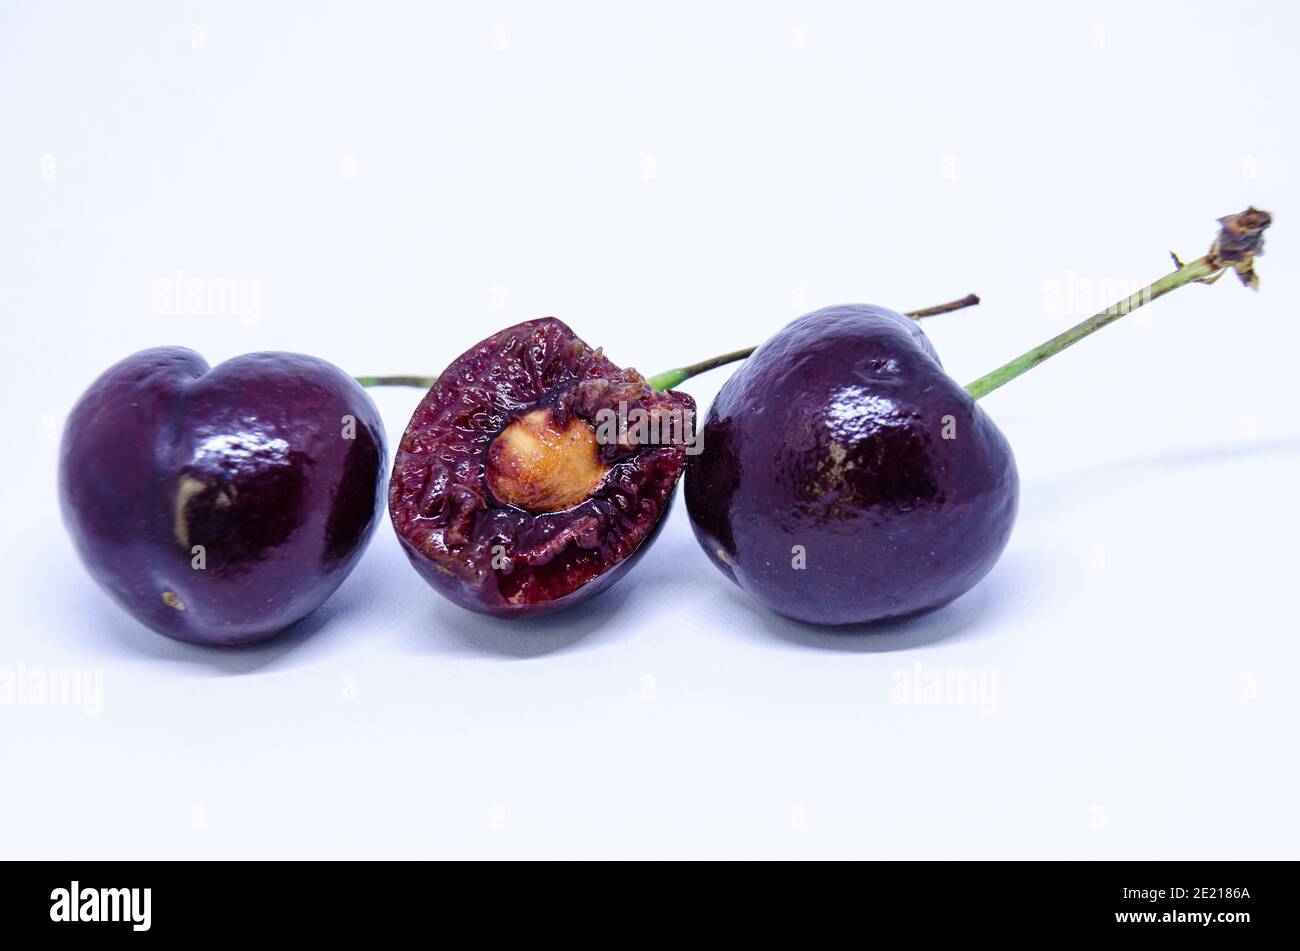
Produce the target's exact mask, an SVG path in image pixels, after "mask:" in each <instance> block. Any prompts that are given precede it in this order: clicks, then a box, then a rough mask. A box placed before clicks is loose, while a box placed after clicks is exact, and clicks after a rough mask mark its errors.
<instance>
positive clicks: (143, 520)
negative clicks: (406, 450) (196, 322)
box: [59, 347, 385, 645]
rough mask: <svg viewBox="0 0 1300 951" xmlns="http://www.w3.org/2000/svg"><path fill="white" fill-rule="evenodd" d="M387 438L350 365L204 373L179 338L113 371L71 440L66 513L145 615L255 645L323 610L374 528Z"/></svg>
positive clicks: (295, 360)
mask: <svg viewBox="0 0 1300 951" xmlns="http://www.w3.org/2000/svg"><path fill="white" fill-rule="evenodd" d="M384 456H385V449H384V431H383V425H382V423H381V422H380V419H379V413H378V411H377V410H376V409H375V405H374V403H373V402H372V401H371V399H370V396H369V394H367V393H366V391H365V390H363V389H362V388H361V387H360V386H359V385H358V384H357V383H356V382H355V381H354V380H352V378H351V377H349V376H347V375H346V374H345V373H343V371H342V370H340V369H338V368H337V367H335V366H333V365H332V364H329V363H326V362H325V361H324V360H318V359H316V358H315V357H309V356H303V355H301V354H295V353H251V354H247V355H245V356H241V357H236V358H234V359H232V360H228V361H226V362H225V363H223V364H221V365H220V366H218V367H216V368H215V369H209V367H208V365H207V363H206V362H204V360H203V358H202V357H201V356H199V355H198V354H197V353H195V352H194V351H192V350H186V349H184V348H181V347H158V348H155V349H151V350H143V351H141V352H139V353H137V354H134V355H133V356H130V357H127V358H126V359H125V360H123V361H121V362H120V363H118V364H116V365H115V366H113V367H110V368H109V369H108V370H107V371H105V372H104V374H103V375H102V376H101V377H100V378H99V379H98V380H96V381H95V382H94V383H93V384H92V385H91V387H90V389H88V390H87V391H86V393H85V394H84V395H83V396H82V397H81V399H80V400H79V401H78V403H77V405H76V406H75V407H74V408H73V410H72V414H71V415H70V416H69V418H68V422H67V426H66V428H65V430H64V434H63V445H62V449H61V458H60V470H59V489H60V497H61V502H62V506H63V515H64V521H65V523H66V525H67V527H68V531H69V532H70V534H71V536H72V539H73V541H74V543H75V544H76V547H77V550H78V552H79V553H80V555H81V558H82V560H83V561H84V562H85V564H86V567H87V568H88V569H89V570H90V573H91V575H92V576H94V578H95V580H96V581H97V582H99V584H100V585H101V586H102V587H103V588H104V589H105V590H106V591H108V592H109V594H111V595H112V596H113V597H114V598H115V599H116V600H117V602H118V603H119V604H121V605H122V606H123V607H124V608H126V610H127V611H129V612H130V613H131V614H132V615H133V616H135V617H136V618H137V619H138V620H140V621H141V622H143V623H144V624H147V625H148V626H149V627H151V628H153V629H154V630H156V631H159V632H161V633H163V634H166V635H168V636H169V637H174V638H176V639H178V640H182V641H190V642H193V643H198V644H212V645H229V644H240V643H246V642H250V641H256V640H260V639H262V638H265V637H269V636H271V635H272V634H275V633H277V632H278V631H281V630H283V629H284V628H286V627H288V626H289V625H291V624H293V623H294V622H295V621H298V620H300V619H302V618H303V617H306V616H307V615H308V614H310V613H311V612H312V611H314V610H315V609H316V608H317V607H319V606H320V605H321V604H322V603H323V602H324V601H325V599H326V598H328V597H329V596H330V594H331V593H332V592H333V591H334V589H335V588H337V587H338V586H339V584H340V583H341V582H342V581H343V579H344V578H345V577H346V576H347V574H348V572H349V571H350V570H351V569H352V567H353V565H354V564H355V563H356V561H357V559H358V558H359V557H360V555H361V552H362V551H363V549H364V548H365V545H366V542H367V541H368V540H369V538H370V535H371V534H372V532H373V531H374V527H375V524H376V523H377V518H376V515H377V511H378V505H379V501H380V497H381V492H382V482H383V469H384Z"/></svg>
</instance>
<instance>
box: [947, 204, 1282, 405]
mask: <svg viewBox="0 0 1300 951" xmlns="http://www.w3.org/2000/svg"><path fill="white" fill-rule="evenodd" d="M1272 222H1273V218H1272V216H1271V215H1270V214H1269V213H1268V212H1266V211H1259V210H1257V209H1255V208H1247V209H1246V210H1245V211H1243V212H1240V213H1238V214H1235V215H1228V216H1227V217H1226V218H1220V219H1219V224H1220V226H1221V227H1220V231H1219V236H1218V237H1217V238H1215V241H1214V244H1213V246H1211V248H1210V251H1209V253H1208V254H1206V255H1205V256H1204V257H1199V258H1197V259H1196V260H1195V261H1191V262H1189V263H1187V264H1184V263H1183V262H1182V261H1180V260H1178V257H1177V255H1174V263H1175V264H1176V265H1177V268H1175V270H1173V271H1171V272H1170V273H1168V274H1166V275H1165V276H1164V277H1162V278H1160V279H1159V280H1157V281H1154V282H1153V283H1151V284H1148V285H1147V286H1146V287H1144V288H1142V289H1141V290H1140V291H1138V292H1137V293H1135V294H1130V295H1129V296H1128V297H1126V298H1124V300H1122V301H1119V302H1118V303H1115V304H1112V305H1111V306H1110V307H1108V308H1106V309H1105V310H1103V311H1101V312H1100V313H1098V314H1093V315H1092V316H1091V317H1089V318H1088V319H1087V320H1085V321H1083V322H1081V323H1078V324H1076V325H1075V326H1073V327H1071V328H1070V329H1069V330H1067V331H1065V332H1064V333H1060V334H1057V335H1056V336H1055V337H1053V338H1052V339H1051V340H1048V341H1047V342H1046V343H1041V344H1039V345H1038V346H1037V347H1034V349H1032V350H1029V351H1027V352H1025V353H1022V354H1021V355H1020V356H1018V357H1016V358H1015V359H1014V360H1012V361H1010V362H1009V363H1005V364H1003V365H1002V366H1000V367H998V368H997V369H996V370H993V371H992V372H990V373H986V374H984V376H982V377H980V378H979V379H978V380H976V381H975V382H974V383H971V384H969V385H967V387H966V392H967V393H969V394H970V395H971V396H972V397H973V398H975V399H980V398H981V397H984V396H987V395H988V394H990V393H992V392H993V391H994V390H996V389H997V388H998V387H1000V386H1002V385H1003V384H1004V383H1009V382H1010V381H1011V380H1014V379H1015V378H1016V377H1018V376H1020V374H1022V373H1024V372H1025V371H1026V370H1031V369H1033V368H1034V367H1036V366H1038V364H1040V363H1042V362H1043V361H1044V360H1046V359H1047V358H1048V357H1052V356H1055V355H1056V354H1058V353H1060V352H1061V351H1062V350H1064V349H1066V348H1067V347H1072V346H1073V345H1074V344H1076V343H1078V342H1079V341H1080V340H1082V339H1083V338H1084V337H1087V336H1089V335H1090V334H1093V333H1096V332H1097V331H1098V330H1100V329H1101V328H1102V327H1106V326H1109V325H1110V324H1113V323H1114V322H1115V321H1117V320H1119V319H1120V318H1121V317H1123V316H1124V315H1125V314H1128V313H1131V312H1133V311H1135V310H1137V309H1138V308H1139V307H1142V306H1144V305H1146V304H1149V303H1151V302H1152V301H1153V300H1155V299H1156V298H1158V297H1164V296H1165V295H1166V294H1170V293H1172V292H1174V291H1176V290H1178V288H1180V287H1182V286H1184V285H1185V284H1196V283H1201V284H1212V283H1214V282H1215V281H1217V280H1218V279H1219V278H1220V277H1221V276H1222V275H1223V272H1224V271H1225V270H1226V269H1228V268H1232V269H1233V270H1235V271H1236V272H1237V276H1238V277H1239V278H1240V279H1241V282H1242V283H1243V284H1245V285H1246V286H1247V287H1251V288H1258V287H1259V279H1258V278H1257V277H1256V276H1255V270H1254V261H1255V256H1256V255H1258V254H1262V253H1263V244H1264V230H1265V229H1266V228H1267V227H1268V226H1269V225H1270V224H1272Z"/></svg>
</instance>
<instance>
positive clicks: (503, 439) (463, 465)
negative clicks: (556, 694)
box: [388, 317, 695, 617]
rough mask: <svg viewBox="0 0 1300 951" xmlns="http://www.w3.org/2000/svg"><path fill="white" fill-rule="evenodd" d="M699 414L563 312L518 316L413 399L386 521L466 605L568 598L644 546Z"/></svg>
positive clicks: (608, 578)
mask: <svg viewBox="0 0 1300 951" xmlns="http://www.w3.org/2000/svg"><path fill="white" fill-rule="evenodd" d="M694 414H695V404H694V402H693V401H692V400H691V398H690V397H689V396H686V395H684V394H681V393H675V392H672V391H669V392H667V393H661V392H658V391H656V390H653V389H651V388H650V387H649V386H647V385H646V383H645V381H644V379H643V378H642V377H641V376H640V374H638V373H637V372H636V371H635V370H632V369H626V370H624V369H620V368H619V367H617V366H615V365H614V364H613V363H611V362H610V361H609V360H608V359H606V358H605V356H604V355H603V354H602V353H601V351H600V350H593V349H592V348H590V347H588V346H587V345H586V344H585V343H583V342H582V340H580V339H578V337H577V336H575V335H574V333H573V331H572V330H570V329H569V328H568V327H567V326H566V325H565V324H563V323H562V322H560V321H558V320H556V319H554V318H551V317H546V318H542V319H540V320H530V321H526V322H524V323H521V324H517V325H515V326H513V327H509V328H507V329H506V330H503V331H501V332H500V333H498V334H495V335H494V336H492V337H489V338H488V339H487V340H484V341H483V342H482V343H480V344H478V345H477V346H475V347H473V348H472V349H470V350H469V351H467V352H466V353H464V354H462V355H461V356H460V357H459V358H457V359H456V360H455V361H454V362H453V363H452V364H451V365H450V366H449V367H448V368H447V369H446V371H445V372H444V373H443V374H442V375H441V376H440V377H439V378H438V382H437V383H436V384H435V385H434V386H433V388H432V389H430V390H429V392H428V393H427V394H426V395H425V397H424V399H423V400H422V401H421V402H420V405H419V406H418V407H417V408H416V410H415V413H414V415H413V416H412V417H411V422H410V425H409V426H407V428H406V432H405V434H404V435H403V437H402V443H401V446H400V447H399V448H398V452H397V456H396V459H395V460H394V464H393V476H392V480H391V483H390V485H389V494H388V507H389V514H390V515H391V517H392V520H393V526H394V527H395V528H396V530H397V535H398V538H399V539H400V540H401V542H402V546H403V548H404V549H405V550H406V553H407V555H408V557H409V558H410V559H411V563H412V564H413V565H414V566H415V568H416V570H418V571H419V572H420V574H421V575H422V576H423V577H424V578H425V580H426V581H428V582H429V584H430V585H432V586H433V587H434V588H435V589H436V590H437V591H439V592H440V593H442V594H443V595H445V596H446V597H448V598H449V599H451V600H452V601H454V602H455V603H457V604H459V605H461V606H462V607H466V608H469V609H471V610H474V611H479V612H482V613H486V614H493V615H496V616H499V617H517V616H527V615H532V614H539V613H544V612H547V611H552V610H556V609H558V608H562V607H568V606H570V605H573V604H576V603H578V602H580V601H583V600H586V599H587V598H589V597H591V596H592V595H595V594H597V593H599V592H600V591H603V590H605V588H607V587H608V586H609V585H610V584H612V583H613V582H614V581H615V580H616V579H617V578H618V577H620V576H621V575H622V573H623V572H624V571H626V570H627V569H628V567H629V566H630V565H631V563H632V562H633V560H634V559H635V558H636V557H637V556H638V555H639V554H640V553H641V552H642V551H644V550H645V548H646V547H648V545H649V543H650V541H651V540H652V538H653V536H654V533H655V531H656V529H657V528H658V526H659V524H660V520H661V518H662V517H663V515H664V514H665V512H666V511H667V509H668V507H669V504H670V502H671V500H672V496H673V490H674V488H675V486H676V484H677V480H678V478H679V477H680V476H681V474H682V470H683V469H684V467H685V463H686V448H685V447H686V445H687V444H688V442H689V435H688V434H689V432H690V431H691V430H692V429H693V427H694ZM611 420H612V421H613V422H612V423H611ZM642 421H645V424H644V425H640V423H641V422H642ZM683 427H689V429H684V428H683Z"/></svg>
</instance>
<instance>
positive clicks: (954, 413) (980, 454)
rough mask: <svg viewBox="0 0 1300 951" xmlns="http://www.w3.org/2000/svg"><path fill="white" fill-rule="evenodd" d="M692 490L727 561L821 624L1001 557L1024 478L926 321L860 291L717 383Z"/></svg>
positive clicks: (927, 603)
mask: <svg viewBox="0 0 1300 951" xmlns="http://www.w3.org/2000/svg"><path fill="white" fill-rule="evenodd" d="M702 435H703V453H702V454H701V455H699V456H697V457H696V458H694V459H692V460H691V465H690V467H689V470H688V472H687V476H686V504H687V509H688V511H689V513H690V517H691V522H692V524H693V526H694V529H695V534H696V537H697V539H698V540H699V542H700V544H701V545H702V546H703V548H704V550H705V552H707V553H708V555H709V557H710V558H711V559H712V560H713V562H714V564H716V565H717V566H718V568H719V569H721V570H722V572H723V573H724V574H726V575H727V576H728V577H730V578H731V579H732V580H733V581H735V582H736V583H737V584H738V585H740V587H742V588H744V589H745V590H746V591H748V592H750V593H751V594H752V595H754V596H755V597H756V598H758V600H759V601H761V602H762V603H763V604H764V605H766V606H767V607H768V608H770V609H771V610H773V611H775V612H777V613H778V614H782V615H785V616H787V617H790V618H794V619H796V620H801V621H807V622H811V623H816V624H856V623H866V622H875V621H886V620H893V619H898V618H904V617H908V616H910V615H915V614H918V613H921V612H924V611H928V610H932V609H934V608H938V607H941V606H942V605H944V604H947V603H948V602H950V601H952V600H953V599H955V598H957V597H958V596H960V595H961V594H963V593H964V592H966V591H967V590H969V589H970V588H971V587H972V586H973V585H974V584H975V583H976V582H977V581H979V580H980V578H982V577H983V576H984V575H985V574H987V573H988V571H989V570H990V569H991V568H992V567H993V565H994V563H995V562H996V561H997V559H998V557H999V555H1000V554H1001V553H1002V550H1003V548H1004V547H1005V546H1006V543H1007V539H1008V538H1009V537H1010V534H1011V529H1012V526H1013V524H1014V522H1015V515H1016V506H1017V499H1018V494H1019V479H1018V476H1017V474H1016V465H1015V460H1014V458H1013V457H1012V454H1011V448H1010V446H1009V445H1008V444H1007V441H1006V439H1005V438H1004V437H1003V436H1002V433H1001V432H1000V431H999V430H998V428H997V427H996V426H995V425H994V424H993V422H992V420H990V419H989V417H988V416H987V415H985V413H984V411H983V410H982V409H981V408H980V407H979V406H978V405H977V404H976V402H975V401H974V400H973V399H971V397H970V396H969V395H968V394H967V393H966V391H965V390H964V389H962V387H961V386H959V385H958V384H957V383H955V382H954V381H953V380H952V379H951V378H950V377H949V376H948V375H947V374H946V373H944V371H943V368H942V366H941V365H940V363H939V359H938V356H937V355H936V354H935V352H934V348H933V347H932V346H931V345H930V342H929V340H928V338H927V337H926V336H925V334H924V332H922V330H921V329H920V328H919V327H918V326H917V325H916V324H915V322H913V321H911V320H908V319H907V318H906V317H904V316H902V315H901V314H897V313H895V312H893V311H891V310H886V309H884V308H881V307H873V306H869V305H865V304H852V305H842V306H838V307H828V308H825V309H823V310H819V311H815V312H813V313H811V314H807V315H806V316H804V317H800V318H799V319H797V320H795V321H793V322H792V323H791V324H789V325H788V326H786V327H785V328H784V329H783V330H781V331H780V332H779V333H777V334H776V336H774V337H772V338H771V339H770V340H768V341H767V342H766V343H764V344H763V345H762V346H761V347H759V348H758V350H757V351H755V353H754V354H753V356H751V357H750V358H749V359H748V360H746V361H745V362H744V363H743V364H741V366H740V369H739V370H737V371H736V373H735V374H734V375H733V376H732V377H731V378H730V379H729V380H728V381H727V382H726V383H725V384H723V386H722V389H721V390H720V391H719V393H718V396H717V398H716V399H715V400H714V402H713V406H712V407H711V408H710V410H709V415H708V418H707V420H706V422H705V425H704V428H703V432H702Z"/></svg>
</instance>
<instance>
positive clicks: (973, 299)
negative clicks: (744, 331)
mask: <svg viewBox="0 0 1300 951" xmlns="http://www.w3.org/2000/svg"><path fill="white" fill-rule="evenodd" d="M979 302H980V299H979V297H978V296H977V295H975V294H967V295H966V296H965V297H963V298H960V299H959V300H954V301H948V302H947V303H946V304H936V305H934V306H933V307H922V308H921V309H920V310H910V311H908V312H907V313H906V314H905V316H907V317H911V318H912V319H913V320H924V319H925V318H926V317H937V316H938V315H940V314H949V313H952V312H953V311H955V310H962V309H964V308H966V307H974V306H975V305H976V304H978V303H979ZM755 349H757V348H756V347H746V348H745V349H743V350H733V351H732V352H731V353H724V354H722V355H721V356H717V357H711V358H710V359H708V360H701V361H700V362H699V363H692V364H690V365H689V366H684V367H677V368H675V369H672V370H665V371H664V372H663V373H658V374H656V375H654V376H652V377H649V378H648V379H647V380H646V383H648V384H649V385H650V386H651V387H653V388H654V389H656V390H660V391H663V390H668V389H671V388H673V387H674V386H677V385H678V384H680V383H681V382H682V381H683V380H688V379H690V378H691V377H693V376H698V375H699V374H701V373H705V372H707V371H709V370H712V369H715V368H716V367H720V366H726V365H727V364H728V363H735V362H736V361H738V360H743V359H745V358H746V357H747V356H749V355H750V354H751V353H753V352H754V350H755ZM356 381H357V382H358V383H360V384H361V385H362V386H367V387H371V386H417V387H420V388H421V389H425V390H427V389H429V388H430V387H431V386H433V384H434V383H436V382H438V378H437V377H436V376H359V377H357V378H356Z"/></svg>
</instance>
